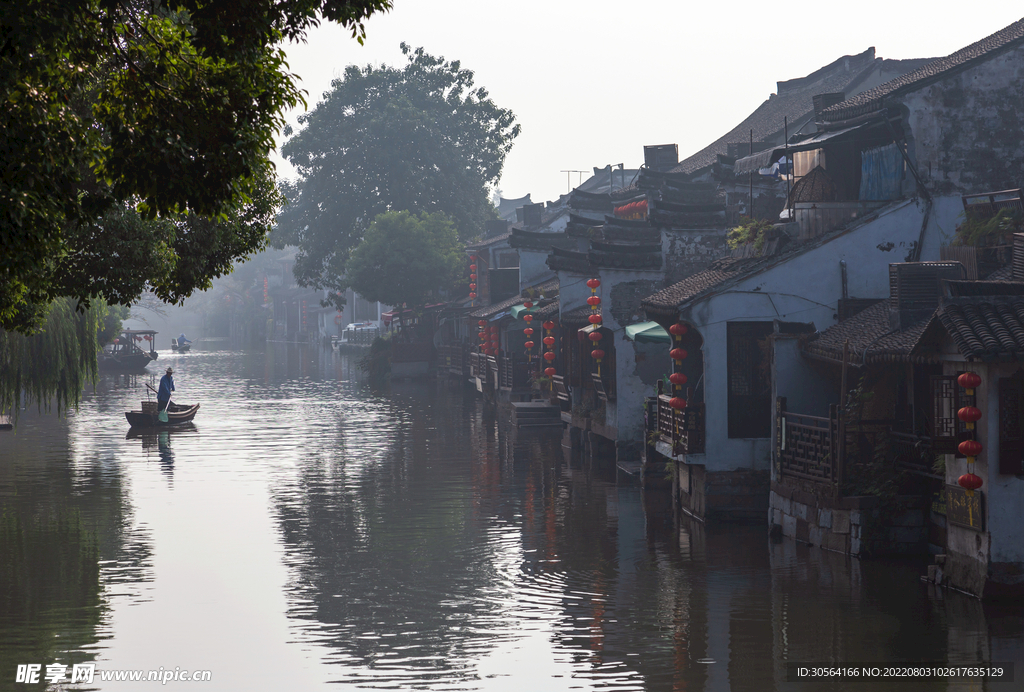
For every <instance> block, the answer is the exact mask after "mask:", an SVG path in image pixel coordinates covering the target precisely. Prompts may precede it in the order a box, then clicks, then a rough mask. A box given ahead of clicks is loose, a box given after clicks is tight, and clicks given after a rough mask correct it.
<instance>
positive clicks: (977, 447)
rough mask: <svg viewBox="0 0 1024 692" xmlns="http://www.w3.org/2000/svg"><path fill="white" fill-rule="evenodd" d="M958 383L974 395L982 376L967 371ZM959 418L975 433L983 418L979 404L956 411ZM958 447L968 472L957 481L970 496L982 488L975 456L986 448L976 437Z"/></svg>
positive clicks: (968, 394) (957, 379) (969, 394)
mask: <svg viewBox="0 0 1024 692" xmlns="http://www.w3.org/2000/svg"><path fill="white" fill-rule="evenodd" d="M956 381H957V383H958V384H959V385H960V386H961V387H963V388H964V389H965V390H966V391H967V396H974V390H975V389H977V388H978V385H980V384H981V376H980V375H978V373H976V372H965V373H963V374H962V375H960V377H958V378H956ZM956 415H957V418H959V419H960V420H962V421H963V422H964V424H965V425H966V427H967V429H968V430H969V431H971V432H972V434H974V435H977V433H974V424H975V423H977V422H978V421H979V420H981V409H979V408H978V407H977V406H964V407H963V408H961V409H960V410H959V411H957V412H956ZM957 449H958V450H959V451H960V453H961V454H963V455H964V456H965V457H967V473H965V474H963V475H962V476H960V478H958V479H957V481H956V482H957V483H958V484H959V485H960V487H961V488H963V489H964V490H966V491H967V494H968V496H970V495H973V494H974V491H975V490H977V489H978V488H980V487H981V486H982V484H983V482H982V480H981V477H980V476H977V475H975V473H974V462H975V458H976V457H977V456H978V455H979V454H981V451H982V450H983V449H984V447H983V445H982V444H981V442H979V441H978V440H977V439H976V438H975V437H972V438H971V439H969V440H964V441H963V442H961V443H960V444H959V445H957Z"/></svg>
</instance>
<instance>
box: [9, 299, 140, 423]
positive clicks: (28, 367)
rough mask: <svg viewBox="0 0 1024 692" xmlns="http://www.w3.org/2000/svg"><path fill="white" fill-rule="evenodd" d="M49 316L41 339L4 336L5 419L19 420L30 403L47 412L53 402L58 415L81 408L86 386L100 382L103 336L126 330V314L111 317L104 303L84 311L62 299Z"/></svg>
mask: <svg viewBox="0 0 1024 692" xmlns="http://www.w3.org/2000/svg"><path fill="white" fill-rule="evenodd" d="M43 312H44V314H43V315H42V317H41V319H42V328H41V329H40V330H39V332H38V333H37V334H34V335H32V336H26V335H24V334H20V333H18V332H14V331H4V330H0V413H7V414H11V415H13V416H14V417H15V418H16V417H17V415H18V411H19V409H20V408H21V405H22V404H23V403H28V402H35V403H36V404H37V405H38V406H39V407H40V408H46V409H48V408H49V406H50V403H51V402H53V403H55V404H56V407H57V411H58V413H60V412H63V411H66V410H67V409H69V408H72V407H74V406H75V405H77V403H78V397H79V395H80V394H81V392H82V389H83V388H84V387H85V385H86V383H87V382H90V381H93V380H95V378H96V368H97V359H96V344H97V343H99V338H100V336H99V335H100V333H101V332H103V331H105V330H107V329H109V330H111V331H113V332H116V331H117V330H119V329H120V326H121V325H120V321H119V319H118V315H119V314H121V313H119V312H116V311H115V312H114V314H113V315H112V316H111V315H110V311H109V310H108V307H107V305H106V304H105V303H104V302H103V301H102V299H101V300H96V301H93V304H92V307H91V308H89V309H88V310H84V311H82V310H76V309H75V301H74V300H72V299H70V298H59V299H57V300H55V301H53V302H52V303H50V304H49V305H48V306H47V307H46V308H45V309H43ZM108 317H109V318H110V321H109V322H108ZM23 397H27V399H28V402H24V401H23Z"/></svg>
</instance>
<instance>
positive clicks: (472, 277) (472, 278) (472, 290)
mask: <svg viewBox="0 0 1024 692" xmlns="http://www.w3.org/2000/svg"><path fill="white" fill-rule="evenodd" d="M469 259H470V260H471V261H472V264H470V265H469V282H470V283H469V298H470V300H472V301H473V302H471V303H470V307H472V306H474V305H476V277H477V274H476V259H477V257H476V255H470V256H469Z"/></svg>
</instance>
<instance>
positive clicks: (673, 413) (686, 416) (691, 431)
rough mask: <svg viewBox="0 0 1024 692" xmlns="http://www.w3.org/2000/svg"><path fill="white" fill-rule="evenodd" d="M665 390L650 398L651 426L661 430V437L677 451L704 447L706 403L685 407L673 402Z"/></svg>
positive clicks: (699, 449)
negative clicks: (679, 406) (671, 403)
mask: <svg viewBox="0 0 1024 692" xmlns="http://www.w3.org/2000/svg"><path fill="white" fill-rule="evenodd" d="M671 398H672V397H669V396H665V395H664V394H662V395H660V396H657V397H652V398H650V399H649V400H648V413H649V415H650V418H649V422H648V427H649V428H650V429H651V430H652V432H653V431H654V430H657V437H658V440H659V441H661V442H665V443H666V444H668V445H670V446H671V448H672V454H673V455H680V454H700V453H702V452H703V451H704V404H703V403H691V404H689V405H688V406H687V407H686V408H684V409H674V408H672V406H671V405H669V403H668V402H669V401H670V400H671Z"/></svg>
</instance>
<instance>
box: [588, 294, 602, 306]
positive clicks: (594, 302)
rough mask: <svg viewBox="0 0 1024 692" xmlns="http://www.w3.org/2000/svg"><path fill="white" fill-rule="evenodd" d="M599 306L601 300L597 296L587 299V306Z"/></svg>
mask: <svg viewBox="0 0 1024 692" xmlns="http://www.w3.org/2000/svg"><path fill="white" fill-rule="evenodd" d="M600 304H601V298H600V297H598V296H590V297H589V298H587V305H589V306H591V307H597V306H598V305H600Z"/></svg>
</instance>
